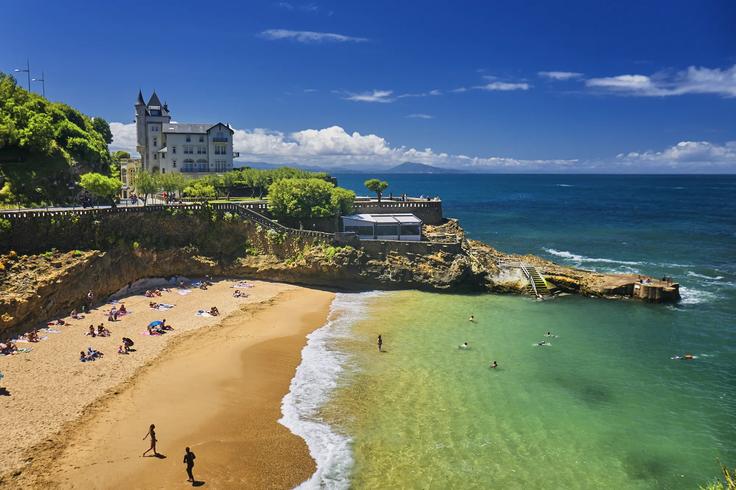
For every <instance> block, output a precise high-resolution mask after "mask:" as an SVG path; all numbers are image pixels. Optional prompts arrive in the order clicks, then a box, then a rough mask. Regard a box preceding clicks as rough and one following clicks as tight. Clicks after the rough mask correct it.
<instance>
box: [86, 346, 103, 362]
mask: <svg viewBox="0 0 736 490" xmlns="http://www.w3.org/2000/svg"><path fill="white" fill-rule="evenodd" d="M104 355H105V354H103V353H102V352H100V351H98V350H95V349H93V348H92V347H91V346H90V347H87V357H91V358H92V359H98V358H100V357H102V356H104Z"/></svg>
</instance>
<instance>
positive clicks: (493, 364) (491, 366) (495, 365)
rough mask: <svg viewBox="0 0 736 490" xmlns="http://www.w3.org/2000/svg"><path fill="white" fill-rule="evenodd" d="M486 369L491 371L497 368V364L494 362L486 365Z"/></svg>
mask: <svg viewBox="0 0 736 490" xmlns="http://www.w3.org/2000/svg"><path fill="white" fill-rule="evenodd" d="M488 367H489V368H491V369H496V368H497V367H498V363H497V362H496V361H493V362H492V363H490V364H489V365H488Z"/></svg>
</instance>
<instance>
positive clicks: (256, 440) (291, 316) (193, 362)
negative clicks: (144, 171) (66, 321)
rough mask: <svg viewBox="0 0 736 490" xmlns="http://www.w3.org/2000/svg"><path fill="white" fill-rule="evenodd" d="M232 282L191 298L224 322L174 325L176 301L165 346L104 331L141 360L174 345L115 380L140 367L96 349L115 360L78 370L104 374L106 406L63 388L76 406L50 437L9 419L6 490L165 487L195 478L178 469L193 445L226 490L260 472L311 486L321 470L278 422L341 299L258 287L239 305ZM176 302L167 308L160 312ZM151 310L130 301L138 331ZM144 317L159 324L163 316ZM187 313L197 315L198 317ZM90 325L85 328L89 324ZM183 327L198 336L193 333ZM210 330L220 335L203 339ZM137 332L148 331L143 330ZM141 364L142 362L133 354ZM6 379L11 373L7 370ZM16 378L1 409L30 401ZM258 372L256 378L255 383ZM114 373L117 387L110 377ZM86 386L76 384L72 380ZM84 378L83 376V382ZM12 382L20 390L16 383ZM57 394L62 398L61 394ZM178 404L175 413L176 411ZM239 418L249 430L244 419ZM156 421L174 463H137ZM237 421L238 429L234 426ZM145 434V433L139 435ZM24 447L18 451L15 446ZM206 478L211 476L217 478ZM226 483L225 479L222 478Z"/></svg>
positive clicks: (61, 413)
mask: <svg viewBox="0 0 736 490" xmlns="http://www.w3.org/2000/svg"><path fill="white" fill-rule="evenodd" d="M232 282H233V281H219V282H217V283H216V284H215V285H214V286H212V287H210V288H209V290H208V291H199V290H192V293H191V294H189V295H187V296H184V299H186V300H189V299H192V298H194V299H195V301H199V302H203V301H207V302H208V303H207V304H208V305H209V304H210V303H211V304H217V306H218V308H219V309H220V311H221V312H222V315H221V317H219V318H217V317H216V318H201V317H193V316H188V315H186V313H187V312H186V311H184V308H182V309H181V310H180V312H183V313H184V317H186V318H184V317H182V318H180V319H176V318H175V315H174V313H172V312H174V311H176V310H179V309H180V307H181V306H183V305H182V304H180V303H184V301H183V299H182V298H177V300H178V301H177V307H176V308H175V309H174V310H170V311H168V312H166V318H172V319H174V320H173V321H167V323H173V324H174V325H175V326H176V327H177V331H175V334H174V335H171V336H167V335H165V336H163V337H162V338H148V337H140V336H137V335H134V334H131V335H128V334H130V333H131V332H130V328H127V329H126V331H122V332H120V330H122V329H119V328H117V327H118V326H119V325H118V324H119V323H121V322H115V323H112V324H107V325H106V326H108V328H110V329H111V330H113V335H114V336H115V337H118V335H121V334H122V335H128V336H131V337H132V338H134V340H135V341H136V345H135V347H136V348H138V349H139V352H141V351H143V350H144V348H146V349H147V348H148V347H149V346H148V345H147V343H148V342H149V341H162V340H163V339H165V340H164V341H163V342H162V343H160V345H158V347H159V348H158V349H156V352H154V353H151V355H149V356H148V357H147V359H145V361H144V360H142V359H136V361H139V360H140V361H141V362H136V363H135V364H136V365H135V366H134V368H133V369H128V370H125V372H124V373H118V372H117V369H118V368H121V367H125V364H122V365H121V364H120V361H122V362H124V361H132V359H131V357H130V356H122V355H117V354H115V352H114V351H113V350H112V349H111V348H109V347H103V348H101V347H98V345H96V344H94V343H92V339H90V340H89V343H92V345H94V346H95V348H101V350H103V351H104V352H106V354H107V355H106V356H105V358H103V359H102V360H100V361H96V362H94V363H84V364H83V363H79V361H78V360H76V359H75V362H76V366H77V367H81V368H82V369H84V368H91V369H87V371H90V370H92V371H94V370H95V369H97V368H99V369H100V371H106V372H105V373H104V375H103V373H102V372H101V373H98V376H96V377H95V378H94V379H93V380H92V384H91V385H90V384H89V382H90V380H89V379H87V380H86V381H87V384H86V385H85V383H82V385H83V386H85V389H86V388H89V389H90V391H95V392H96V393H95V394H96V395H97V396H95V397H94V398H93V400H92V401H90V402H89V403H84V404H83V405H81V406H79V405H80V401H81V400H77V399H76V397H75V393H76V391H75V390H74V389H71V390H68V389H65V390H64V391H65V392H66V393H67V396H64V397H58V396H57V397H56V398H57V399H58V400H60V401H62V402H63V400H67V401H69V400H70V399H71V400H72V403H66V405H67V406H68V408H69V410H66V409H65V410H59V409H57V410H54V413H55V414H58V417H52V419H53V418H56V419H57V420H55V422H56V424H52V426H53V430H50V427H48V426H44V427H41V428H40V429H41V430H36V429H37V427H36V424H34V421H35V420H33V418H32V417H30V418H24V416H23V415H22V414H20V413H12V414H9V415H12V416H13V417H8V418H6V417H3V418H5V419H6V424H3V423H2V422H1V421H0V426H3V425H7V426H6V427H3V429H8V428H9V427H10V425H11V424H8V422H9V421H10V420H14V421H15V422H16V424H12V425H13V426H15V427H16V428H17V429H18V430H17V432H19V434H18V435H19V436H21V437H20V438H18V439H16V438H11V440H10V441H8V440H6V441H5V445H9V446H10V449H12V452H13V454H9V451H5V453H4V454H5V456H4V457H3V460H4V461H2V467H3V468H2V474H3V476H4V477H5V479H4V480H0V486H3V485H8V486H22V487H24V488H28V487H31V488H34V487H35V488H39V487H48V486H49V485H51V486H55V487H62V488H77V487H81V486H85V487H87V488H90V487H91V488H102V487H104V488H115V487H123V486H125V487H130V484H131V480H130V477H131V475H135V481H136V484H135V486H144V487H146V488H165V487H169V486H170V485H171V484H174V483H177V482H179V481H183V480H185V478H186V477H185V475H184V471H183V465H181V464H180V461H179V460H180V459H181V455H179V452H182V453H183V448H184V445H189V446H191V447H192V450H194V451H195V453H197V454H198V460H197V464H198V466H197V467H195V476H197V477H198V478H199V479H200V480H204V481H205V482H207V483H208V484H215V485H216V486H219V487H222V486H228V485H229V484H232V485H234V486H238V485H237V484H235V483H233V479H234V478H245V479H248V478H251V479H253V481H256V480H255V478H256V477H257V473H259V472H260V473H261V474H263V475H267V476H268V480H264V481H265V482H266V483H269V482H273V483H277V482H278V480H279V478H278V475H282V478H281V484H280V486H283V487H287V486H290V487H293V486H295V485H297V484H299V483H301V482H302V481H304V480H306V479H308V478H309V476H310V475H311V474H312V473H313V471H314V469H315V465H314V461H312V459H311V457H310V456H309V452H308V451H307V448H306V444H305V442H304V441H303V440H302V439H301V438H299V437H297V436H295V435H293V434H292V433H291V432H289V431H288V430H287V429H286V428H285V427H283V426H281V425H279V424H278V423H277V420H278V419H279V418H280V417H281V405H280V404H281V400H282V398H283V396H284V395H285V394H286V393H287V392H288V389H289V382H290V380H291V378H292V377H293V374H294V372H295V370H296V367H297V365H298V364H299V361H300V352H301V349H302V347H303V346H304V344H305V343H306V335H307V334H308V333H309V332H311V331H313V330H315V329H317V328H319V327H321V326H322V325H324V323H325V321H326V317H327V310H328V309H329V306H330V303H331V301H332V299H333V297H334V294H333V293H331V292H325V291H320V290H312V289H305V288H301V287H297V286H292V285H286V284H278V283H262V282H258V281H254V282H253V284H254V285H255V287H254V288H253V289H249V290H248V293H249V294H250V297H249V298H248V299H246V300H244V301H240V302H239V301H236V300H235V299H234V298H232V294H231V293H232V291H233V289H231V288H230V287H229V286H230V284H231V283H232ZM202 296H204V297H206V299H204V298H202ZM226 298H230V300H226ZM168 299H169V298H168V297H167V298H166V299H160V300H159V301H166V300H168ZM148 300H149V298H143V297H142V296H140V297H134V296H131V297H127V298H126V299H125V303H126V306H128V309H129V310H131V311H134V312H135V313H136V314H134V315H133V316H132V317H131V318H134V319H135V322H136V323H139V322H141V320H145V321H146V322H147V321H148V319H147V318H146V319H144V318H142V317H143V316H146V315H140V316H139V315H137V313H141V310H142V308H141V306H140V305H141V304H146V303H145V302H147V301H148ZM172 302H173V301H172ZM187 304H189V306H191V305H193V304H195V303H194V302H192V301H189V303H187ZM105 306H106V305H103V306H101V307H99V308H97V309H96V310H93V311H92V312H91V313H90V317H94V316H95V315H96V314H97V315H99V314H100V313H101V312H100V311H99V310H101V309H103V308H105ZM146 306H147V304H146ZM143 311H145V310H143ZM194 311H196V310H194ZM297 312H298V313H297ZM147 313H149V315H154V316H156V315H157V313H156V312H155V311H152V312H147ZM295 313H296V314H295ZM189 314H190V315H192V314H193V311H190V312H189ZM158 316H160V313H158ZM192 318H194V320H191V319H192ZM88 319H89V320H90V322H91V323H99V320H97V319H94V320H93V319H92V318H88ZM86 321H87V319H85V320H83V321H82V322H81V323H84V322H86ZM184 321H187V323H191V324H193V325H188V328H184V325H183V323H184ZM206 326H209V327H216V328H202V327H206ZM62 328H65V327H62ZM66 328H67V329H69V330H76V333H77V334H80V335H81V333H80V332H81V330H82V329H83V327H79V326H77V325H75V326H73V327H66ZM133 328H135V329H136V330H140V329H141V327H140V325H137V326H136V327H133ZM182 330H185V331H184V332H182ZM63 333H68V332H66V331H64V332H63ZM49 337H52V336H49ZM61 337H67V336H61V335H59V336H53V338H50V339H49V341H47V342H43V343H41V344H37V345H34V351H33V352H32V353H30V354H24V355H23V356H34V357H33V358H30V357H29V358H27V359H33V361H35V363H36V364H43V365H44V366H46V365H48V362H46V363H40V362H39V361H40V360H41V358H42V356H50V357H54V356H58V352H54V351H58V350H59V349H60V347H61V346H58V345H57V346H56V348H55V349H53V350H51V351H50V352H38V351H43V350H46V351H49V350H50V349H40V348H39V349H35V347H36V346H38V347H41V346H43V347H46V346H51V345H52V342H53V341H54V340H57V339H59V338H61ZM166 337H170V338H168V339H166ZM103 340H109V341H113V339H103ZM118 340H119V339H118ZM79 342H83V343H87V342H88V340H87V338H85V337H82V340H79ZM66 350H68V349H66ZM135 354H138V352H137V353H134V354H132V355H135ZM65 357H66V356H65ZM111 358H112V360H113V361H118V362H116V363H115V364H117V365H115V366H106V367H107V369H103V366H104V363H106V362H108V361H110V360H111ZM5 360H10V361H14V363H15V364H28V362H24V361H22V358H19V357H18V356H11V357H6V358H4V359H3V361H5ZM57 360H58V359H57ZM33 361H32V362H33ZM4 364H7V363H6V362H4ZM52 364H53V362H52ZM128 364H133V362H129V363H128ZM238 366H240V369H238ZM20 367H21V366H19V368H20ZM22 367H25V366H22ZM128 367H130V366H128ZM3 370H4V371H6V372H8V371H7V370H6V369H5V367H4V368H3ZM12 371H13V372H11V373H10V374H11V376H12V377H11V376H8V377H6V380H4V381H6V382H5V383H4V385H5V386H8V389H9V391H10V394H11V396H9V397H3V398H2V399H0V405H2V408H3V409H4V408H6V407H5V405H6V404H7V403H8V402H9V401H11V400H12V399H13V398H14V397H15V396H16V394H20V393H21V392H20V391H19V386H20V384H21V383H19V382H18V379H17V378H18V376H19V373H20V371H19V370H12ZM253 373H259V374H258V375H257V376H256V375H254V374H253ZM66 374H67V375H68V374H70V373H66ZM108 374H109V375H110V376H109V377H108V376H105V375H108ZM116 375H117V376H116ZM77 377H79V376H76V377H75V378H77ZM84 377H85V376H84V374H83V375H82V378H84ZM117 377H120V378H121V379H120V380H117V379H115V381H116V382H112V379H111V378H117ZM9 379H13V380H14V381H16V382H15V383H9V382H7V381H8V380H9ZM103 379H104V380H106V381H107V383H106V385H108V386H107V389H105V390H102V392H100V390H99V389H96V388H101V387H100V386H98V384H99V382H100V381H99V380H103ZM78 381H79V380H78ZM95 381H97V382H95ZM238 387H240V389H237V388H238ZM45 388H46V389H42V390H41V391H45V392H46V393H43V394H45V395H46V397H44V396H41V397H36V398H35V399H34V400H32V403H31V405H33V404H35V405H40V404H43V403H44V401H43V400H44V398H45V399H46V400H47V399H48V397H49V396H53V395H52V394H51V393H48V391H49V388H51V387H50V386H46V387H45ZM243 388H245V389H243ZM56 393H57V395H58V387H57V392H56ZM142 396H143V397H147V398H146V401H144V402H142V401H141V400H142V398H140V397H142ZM177 397H178V398H177ZM174 400H178V402H176V403H174ZM25 405H26V406H27V405H28V403H26V404H25ZM75 405H76V406H75ZM246 406H247V407H248V409H246V408H245V407H246ZM11 408H12V407H11ZM33 408H36V409H38V408H39V407H33ZM65 408H67V407H65ZM74 408H76V410H74ZM42 411H43V410H42ZM31 412H34V410H31ZM254 414H255V416H253V415H254ZM238 415H240V417H241V420H238ZM148 418H151V419H153V420H152V422H153V423H156V425H157V428H158V437H159V440H160V443H159V452H162V453H164V454H167V456H168V457H167V459H162V460H159V459H157V458H140V457H139V456H140V454H139V453H142V451H143V449H146V448H145V447H143V448H141V447H140V446H141V444H143V445H145V443H144V442H142V441H141V440H140V438H141V437H142V436H143V434H144V433H145V430H146V428H147V426H148V423H147V422H142V420H147V419H148ZM205 419H206V420H205ZM234 421H237V424H238V425H237V427H236V425H234ZM126 424H130V425H129V426H128V425H126ZM141 424H143V425H141ZM141 427H142V428H143V432H142V433H141V434H138V433H139V432H141ZM223 428H224V429H223ZM235 429H239V430H235ZM223 430H225V432H224V433H223ZM34 433H37V435H38V437H36V438H32V439H30V440H29V439H26V438H23V437H22V436H24V435H26V434H34ZM236 433H239V434H241V435H244V434H245V437H242V438H241V439H239V440H233V441H230V442H229V443H227V444H225V443H224V442H223V441H224V437H232V436H233V435H234V434H236ZM248 434H250V435H248ZM213 438H214V439H213ZM185 439H186V440H185ZM18 440H20V441H21V444H15V445H12V443H13V442H14V441H15V442H18ZM182 444H183V445H182ZM180 445H181V447H178V446H180ZM262 446H267V447H266V448H265V449H268V450H265V451H264V447H262ZM133 447H135V449H134V450H132V449H131V451H132V452H129V453H127V452H125V451H126V448H133ZM234 449H237V450H234ZM120 451H123V452H124V453H121V452H120ZM269 451H270V452H271V453H274V454H272V455H271V456H272V457H271V458H270V464H271V465H272V466H273V468H269V469H268V471H265V472H263V471H260V470H261V469H263V467H264V464H268V463H269V461H268V459H269V458H268V457H267V455H266V454H265V453H268V452H269ZM276 453H278V454H276ZM233 457H236V458H237V457H241V458H243V459H244V460H246V461H250V462H251V463H249V464H250V466H253V465H255V466H253V467H252V468H250V473H248V474H247V475H245V474H244V475H245V476H243V475H240V477H238V475H236V474H235V473H233V471H240V469H241V468H245V469H247V468H246V467H247V466H249V464H244V463H243V462H242V461H236V462H231V464H229V465H224V466H219V469H218V465H220V464H221V463H222V462H224V461H226V460H228V458H233ZM151 463H161V465H156V464H153V465H152V464H151ZM141 465H142V466H141ZM162 465H163V467H164V468H167V469H170V472H167V471H162ZM208 468H209V469H208ZM198 470H201V471H198ZM208 471H214V473H213V474H212V475H209V474H208ZM200 473H201V474H200ZM222 475H225V476H227V478H224V479H223V478H222ZM159 477H163V478H170V479H171V481H167V482H165V483H157V482H156V478H159ZM274 478H276V479H275V480H274ZM144 482H145V483H144ZM228 482H230V483H228ZM157 485H158V486H157Z"/></svg>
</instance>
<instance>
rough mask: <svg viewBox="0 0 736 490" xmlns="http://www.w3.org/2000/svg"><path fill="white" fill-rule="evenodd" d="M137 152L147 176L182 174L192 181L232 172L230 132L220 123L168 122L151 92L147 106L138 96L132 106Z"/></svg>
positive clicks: (166, 112)
mask: <svg viewBox="0 0 736 490" xmlns="http://www.w3.org/2000/svg"><path fill="white" fill-rule="evenodd" d="M135 122H136V139H137V144H136V149H137V150H138V153H139V154H140V155H141V169H142V170H145V171H149V172H161V173H170V172H181V173H184V174H186V175H191V176H193V177H199V176H201V175H206V174H211V173H223V172H227V171H228V170H232V169H233V158H236V157H238V156H239V155H238V154H237V153H235V152H233V134H234V131H233V130H232V128H231V127H230V126H229V125H227V124H223V123H216V124H181V123H172V122H171V113H170V112H169V107H168V105H167V104H165V103H164V104H162V103H161V100H160V99H159V98H158V95H156V92H153V94H152V95H151V98H150V99H149V100H148V103H145V102H144V101H143V94H142V93H141V92H140V91H139V92H138V100H137V101H136V103H135Z"/></svg>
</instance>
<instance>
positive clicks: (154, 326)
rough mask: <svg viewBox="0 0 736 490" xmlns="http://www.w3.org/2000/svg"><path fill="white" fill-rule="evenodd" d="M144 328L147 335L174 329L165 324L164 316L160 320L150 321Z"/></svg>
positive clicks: (160, 333)
mask: <svg viewBox="0 0 736 490" xmlns="http://www.w3.org/2000/svg"><path fill="white" fill-rule="evenodd" d="M146 328H147V329H148V335H163V334H165V333H166V332H170V331H171V330H174V327H172V326H171V325H167V324H166V318H164V319H163V320H161V321H160V322H151V323H149V324H148V327H146Z"/></svg>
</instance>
